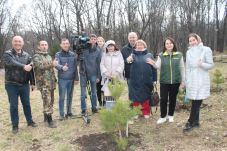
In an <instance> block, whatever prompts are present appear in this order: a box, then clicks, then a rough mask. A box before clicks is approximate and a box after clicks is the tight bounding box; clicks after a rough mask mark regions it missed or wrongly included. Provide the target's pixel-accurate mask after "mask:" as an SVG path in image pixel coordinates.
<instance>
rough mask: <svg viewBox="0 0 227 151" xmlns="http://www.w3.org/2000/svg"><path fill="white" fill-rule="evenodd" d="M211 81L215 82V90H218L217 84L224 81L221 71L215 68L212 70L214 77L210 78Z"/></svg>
mask: <svg viewBox="0 0 227 151" xmlns="http://www.w3.org/2000/svg"><path fill="white" fill-rule="evenodd" d="M212 82H214V83H216V84H217V86H216V90H218V84H221V83H225V78H224V77H223V76H222V73H221V71H220V70H218V69H216V70H215V72H214V78H213V79H212Z"/></svg>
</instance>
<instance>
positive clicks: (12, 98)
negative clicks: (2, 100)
mask: <svg viewBox="0 0 227 151" xmlns="http://www.w3.org/2000/svg"><path fill="white" fill-rule="evenodd" d="M5 89H6V91H7V94H8V99H9V103H10V115H11V122H12V125H18V124H19V115H18V96H20V100H21V104H22V105H23V110H24V115H25V117H26V120H27V123H32V122H33V120H32V114H31V106H30V101H29V93H30V91H29V85H28V84H27V85H25V86H19V85H10V84H5Z"/></svg>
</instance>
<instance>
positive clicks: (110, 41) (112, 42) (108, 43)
mask: <svg viewBox="0 0 227 151" xmlns="http://www.w3.org/2000/svg"><path fill="white" fill-rule="evenodd" d="M111 44H112V45H115V42H114V41H113V40H108V41H107V42H106V43H105V49H106V48H107V47H108V46H109V45H111Z"/></svg>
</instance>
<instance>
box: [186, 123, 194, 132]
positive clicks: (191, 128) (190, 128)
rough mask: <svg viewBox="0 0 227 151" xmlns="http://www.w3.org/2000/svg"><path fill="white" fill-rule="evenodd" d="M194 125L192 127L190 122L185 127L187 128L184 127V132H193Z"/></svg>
mask: <svg viewBox="0 0 227 151" xmlns="http://www.w3.org/2000/svg"><path fill="white" fill-rule="evenodd" d="M193 128H194V127H193V125H191V124H190V123H189V122H188V123H187V124H186V125H185V127H184V129H183V131H184V132H189V131H191V130H193Z"/></svg>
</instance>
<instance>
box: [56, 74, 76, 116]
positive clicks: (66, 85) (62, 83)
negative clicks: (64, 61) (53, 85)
mask: <svg viewBox="0 0 227 151" xmlns="http://www.w3.org/2000/svg"><path fill="white" fill-rule="evenodd" d="M72 84H73V80H66V79H61V78H58V87H59V113H60V115H64V102H65V92H66V90H67V102H66V103H67V104H66V106H67V113H68V114H69V113H71V107H72V98H73V90H74V87H73V88H72ZM71 89H72V94H71V96H70V92H71Z"/></svg>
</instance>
